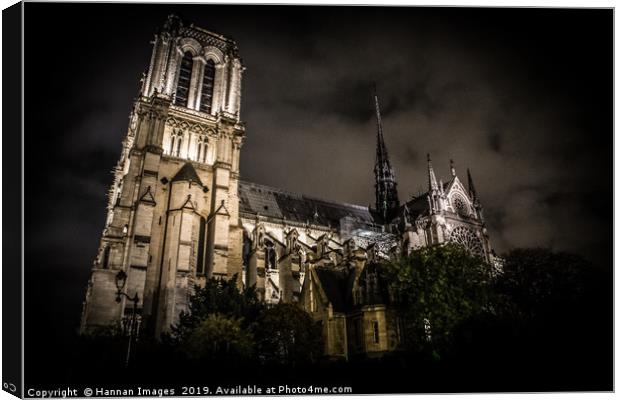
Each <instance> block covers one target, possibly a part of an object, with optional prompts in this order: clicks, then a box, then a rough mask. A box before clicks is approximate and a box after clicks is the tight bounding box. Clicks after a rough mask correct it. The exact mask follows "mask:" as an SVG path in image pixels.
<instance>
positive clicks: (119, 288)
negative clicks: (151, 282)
mask: <svg viewBox="0 0 620 400" xmlns="http://www.w3.org/2000/svg"><path fill="white" fill-rule="evenodd" d="M126 283H127V274H126V273H125V271H123V270H120V271H118V274H116V302H117V303H120V302H121V298H122V297H123V296H124V297H125V298H127V300H129V301H131V302H133V309H132V311H131V321H130V323H129V343H128V344H127V357H126V359H125V366H126V367H127V366H129V357H130V355H131V342H132V341H133V335H134V329H135V324H136V310H137V308H138V302H139V301H140V298H139V297H138V293H136V294H134V296H133V297H130V296H129V295H128V294H127V293H125V292H123V288H124V287H125V284H126Z"/></svg>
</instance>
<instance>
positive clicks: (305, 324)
mask: <svg viewBox="0 0 620 400" xmlns="http://www.w3.org/2000/svg"><path fill="white" fill-rule="evenodd" d="M254 335H255V338H256V344H257V351H258V356H259V358H260V359H261V360H262V361H265V362H268V363H278V364H298V363H305V362H312V361H314V360H316V359H318V358H319V357H320V355H321V354H322V350H323V346H322V332H321V329H320V327H319V326H317V325H316V324H315V323H314V321H313V320H312V317H311V316H310V314H308V313H307V312H305V311H304V310H302V309H301V308H299V307H298V306H297V305H295V304H283V303H280V304H277V305H275V306H273V307H271V308H268V309H265V310H264V311H263V312H262V313H261V315H260V317H259V318H258V320H257V322H256V324H255V325H254Z"/></svg>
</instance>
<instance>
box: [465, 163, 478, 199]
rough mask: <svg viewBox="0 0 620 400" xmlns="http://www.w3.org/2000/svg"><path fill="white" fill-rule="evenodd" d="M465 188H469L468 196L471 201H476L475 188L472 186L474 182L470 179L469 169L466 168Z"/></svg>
mask: <svg viewBox="0 0 620 400" xmlns="http://www.w3.org/2000/svg"><path fill="white" fill-rule="evenodd" d="M467 186H469V196H470V197H471V199H472V200H473V201H477V200H478V195H477V194H476V187H475V186H474V180H473V179H472V177H471V172H469V168H467Z"/></svg>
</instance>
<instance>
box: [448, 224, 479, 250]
mask: <svg viewBox="0 0 620 400" xmlns="http://www.w3.org/2000/svg"><path fill="white" fill-rule="evenodd" d="M450 241H451V242H452V243H456V244H460V245H461V246H463V247H464V248H465V249H466V250H467V251H469V252H470V253H471V254H472V255H474V256H477V257H483V256H484V249H483V247H482V241H481V240H480V238H479V237H478V236H477V235H476V233H475V232H474V231H473V230H471V229H469V228H466V227H464V226H459V227H457V228H454V230H453V231H452V233H451V234H450Z"/></svg>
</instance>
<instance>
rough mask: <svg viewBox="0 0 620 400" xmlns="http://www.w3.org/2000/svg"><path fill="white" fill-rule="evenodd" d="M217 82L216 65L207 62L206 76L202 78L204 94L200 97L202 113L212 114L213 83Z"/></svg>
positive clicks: (210, 61) (211, 61) (209, 61)
mask: <svg viewBox="0 0 620 400" xmlns="http://www.w3.org/2000/svg"><path fill="white" fill-rule="evenodd" d="M214 81H215V63H214V62H213V60H211V59H209V60H207V63H206V64H205V71H204V76H203V78H202V92H201V95H200V111H202V112H205V113H209V114H210V113H211V105H212V103H213V83H214Z"/></svg>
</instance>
